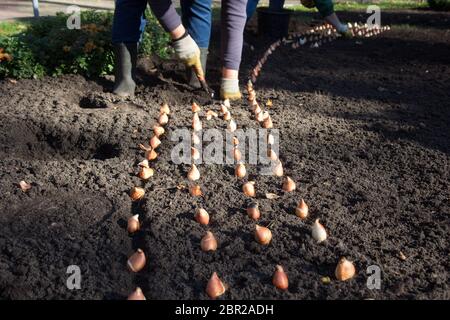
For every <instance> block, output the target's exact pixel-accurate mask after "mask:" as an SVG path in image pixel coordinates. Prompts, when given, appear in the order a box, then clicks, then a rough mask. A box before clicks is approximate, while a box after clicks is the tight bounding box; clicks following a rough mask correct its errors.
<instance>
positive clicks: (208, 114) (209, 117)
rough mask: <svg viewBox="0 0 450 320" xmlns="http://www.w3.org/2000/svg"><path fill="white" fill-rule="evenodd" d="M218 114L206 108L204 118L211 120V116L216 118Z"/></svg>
mask: <svg viewBox="0 0 450 320" xmlns="http://www.w3.org/2000/svg"><path fill="white" fill-rule="evenodd" d="M218 116H219V115H218V114H217V112H214V111H212V110H208V111H206V120H211V119H212V118H213V117H214V118H217V117H218Z"/></svg>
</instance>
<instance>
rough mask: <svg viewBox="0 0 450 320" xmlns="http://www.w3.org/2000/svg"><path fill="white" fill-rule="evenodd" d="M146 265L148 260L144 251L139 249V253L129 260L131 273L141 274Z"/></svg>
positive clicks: (128, 264)
mask: <svg viewBox="0 0 450 320" xmlns="http://www.w3.org/2000/svg"><path fill="white" fill-rule="evenodd" d="M145 263H146V258H145V254H144V251H142V250H141V249H137V251H136V252H135V253H133V254H132V255H131V257H130V258H128V262H127V266H128V269H130V271H132V272H139V271H141V270H142V269H143V268H144V266H145Z"/></svg>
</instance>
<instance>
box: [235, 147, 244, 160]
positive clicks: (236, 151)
mask: <svg viewBox="0 0 450 320" xmlns="http://www.w3.org/2000/svg"><path fill="white" fill-rule="evenodd" d="M233 158H234V160H236V161H241V159H242V154H241V151H240V150H239V149H238V148H236V147H234V148H233Z"/></svg>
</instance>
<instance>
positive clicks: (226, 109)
mask: <svg viewBox="0 0 450 320" xmlns="http://www.w3.org/2000/svg"><path fill="white" fill-rule="evenodd" d="M220 112H222V114H225V113H227V112H228V108H227V106H225V105H224V104H221V105H220Z"/></svg>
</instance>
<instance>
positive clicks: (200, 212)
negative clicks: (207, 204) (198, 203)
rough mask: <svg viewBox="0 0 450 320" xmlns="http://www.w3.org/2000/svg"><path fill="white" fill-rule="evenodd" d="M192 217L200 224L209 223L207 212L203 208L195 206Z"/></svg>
mask: <svg viewBox="0 0 450 320" xmlns="http://www.w3.org/2000/svg"><path fill="white" fill-rule="evenodd" d="M194 218H195V221H197V222H198V223H200V224H201V225H204V226H206V225H207V224H208V223H209V214H208V212H207V211H206V210H205V209H203V208H197V210H195V216H194Z"/></svg>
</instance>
